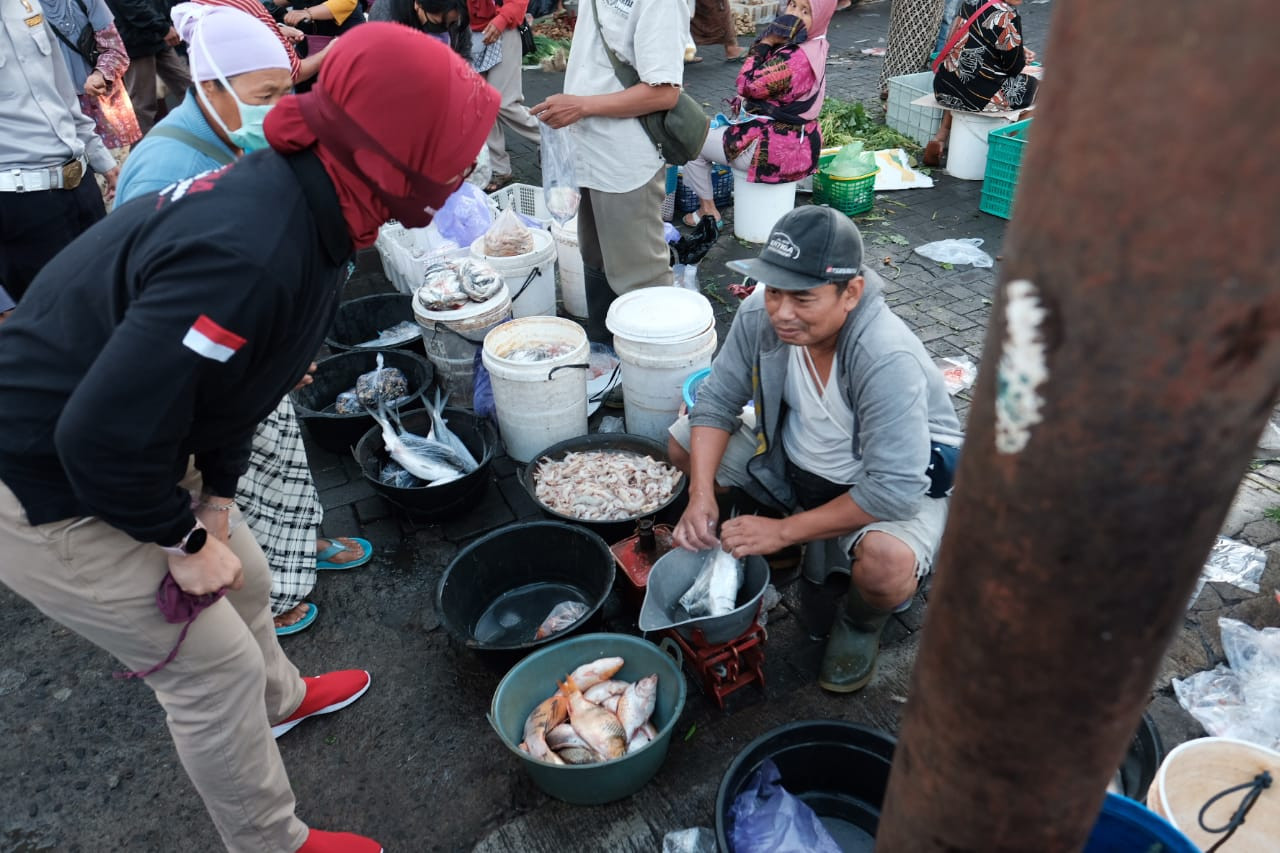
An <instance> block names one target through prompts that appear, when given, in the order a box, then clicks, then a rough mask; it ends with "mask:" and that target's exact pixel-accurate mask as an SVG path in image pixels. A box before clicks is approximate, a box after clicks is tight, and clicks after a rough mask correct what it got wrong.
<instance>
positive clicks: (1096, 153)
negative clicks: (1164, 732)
mask: <svg viewBox="0 0 1280 853" xmlns="http://www.w3.org/2000/svg"><path fill="white" fill-rule="evenodd" d="M1278 15H1280V9H1277V8H1276V5H1275V3H1274V0H1239V2H1236V3H1232V4H1230V5H1229V6H1228V5H1223V4H1219V3H1206V2H1204V0H1130V2H1123V3H1115V2H1111V0H1072V2H1070V3H1066V4H1061V5H1056V12H1055V16H1054V20H1053V22H1052V27H1051V30H1050V34H1051V40H1050V43H1049V45H1048V49H1047V50H1046V51H1045V52H1044V55H1045V56H1046V59H1047V61H1046V69H1047V78H1046V82H1045V84H1044V88H1043V89H1042V99H1041V102H1040V106H1039V108H1038V110H1037V116H1036V118H1035V122H1034V124H1033V125H1032V131H1031V135H1030V142H1029V146H1028V151H1027V154H1026V157H1025V158H1024V162H1023V165H1022V173H1021V177H1020V183H1021V188H1020V190H1019V193H1018V197H1017V202H1016V206H1015V210H1014V219H1013V221H1012V223H1011V225H1010V229H1009V234H1008V238H1007V241H1006V245H1005V247H1004V263H1003V265H1002V269H1001V279H1000V284H999V287H998V293H997V298H996V300H995V305H994V307H993V311H992V317H991V323H990V327H989V329H988V336H987V341H986V350H985V353H984V357H983V360H982V368H981V374H980V377H979V380H978V384H977V390H976V397H975V400H974V403H973V408H972V411H971V415H970V421H969V431H968V437H967V441H966V444H965V451H964V454H963V457H962V462H961V467H960V472H959V478H958V488H957V491H956V496H955V498H954V499H953V502H952V507H951V517H950V521H949V523H948V525H947V531H946V535H945V537H944V540H943V545H942V550H941V554H940V559H939V562H938V567H937V581H936V583H935V585H934V591H933V595H932V596H931V598H930V607H929V615H928V617H927V620H926V624H925V627H924V635H923V640H922V645H921V649H920V654H919V657H918V659H917V661H916V665H915V672H914V675H913V679H912V685H911V692H910V699H909V702H908V705H907V708H906V712H905V719H904V722H903V726H902V731H901V739H900V741H899V745H898V752H897V755H896V757H895V761H894V767H893V773H892V776H891V779H890V783H889V790H888V795H887V799H886V803H885V808H884V812H883V815H882V820H881V824H880V831H879V835H878V838H877V846H876V849H877V851H880V853H900V851H905V853H922V851H942V850H946V851H975V853H979V851H980V853H997V851H1014V850H1017V851H1024V850H1025V851H1072V850H1079V849H1080V848H1081V847H1082V846H1083V843H1084V841H1085V840H1086V838H1087V837H1088V833H1089V830H1090V828H1091V827H1092V825H1093V823H1094V821H1095V819H1096V817H1097V814H1098V811H1099V809H1100V807H1101V804H1102V799H1103V793H1104V790H1105V788H1106V785H1107V782H1108V780H1110V779H1111V778H1112V776H1113V774H1114V773H1115V769H1116V767H1117V766H1118V765H1119V764H1120V761H1121V758H1122V756H1123V755H1124V753H1125V750H1126V748H1127V746H1128V744H1129V741H1130V738H1131V736H1132V734H1133V732H1134V730H1135V728H1136V726H1137V723H1138V719H1139V716H1140V715H1141V712H1142V709H1143V707H1144V706H1145V705H1146V703H1147V700H1148V698H1149V695H1150V691H1151V689H1152V685H1153V680H1154V678H1155V673H1156V669H1157V666H1158V664H1159V661H1160V658H1161V656H1162V654H1163V652H1164V650H1165V648H1166V647H1167V645H1168V643H1169V641H1170V639H1171V638H1172V636H1173V633H1174V632H1175V631H1176V630H1177V629H1178V627H1179V626H1180V625H1181V624H1182V619H1183V615H1184V612H1185V607H1186V603H1187V598H1188V596H1189V595H1190V592H1191V590H1192V587H1193V584H1194V580H1195V578H1196V575H1197V573H1198V571H1199V569H1200V566H1201V565H1202V563H1203V560H1204V558H1205V556H1206V554H1207V553H1208V550H1209V547H1210V545H1211V543H1212V540H1213V538H1214V536H1215V534H1216V533H1217V532H1218V529H1219V526H1220V524H1221V522H1222V520H1223V518H1224V516H1225V514H1226V512H1227V509H1228V507H1229V504H1230V501H1231V498H1232V495H1233V494H1234V492H1235V490H1236V488H1237V486H1238V484H1239V482H1240V479H1241V477H1242V474H1243V472H1244V470H1245V467H1246V464H1247V462H1248V460H1249V456H1250V451H1251V449H1252V448H1253V446H1254V444H1255V441H1256V439H1257V437H1258V435H1259V433H1260V431H1261V428H1262V426H1263V424H1264V421H1265V419H1266V417H1267V414H1268V412H1269V410H1270V407H1271V405H1272V403H1273V401H1274V400H1275V399H1276V395H1277V389H1278V386H1280V164H1278V163H1277V160H1278V159H1280V113H1277V105H1276V100H1275V99H1274V98H1273V97H1271V95H1270V93H1271V92H1272V91H1273V90H1274V87H1275V82H1276V81H1277V80H1278V79H1280V59H1278V57H1280V51H1278V50H1277V47H1276V43H1275V34H1276V32H1277V26H1276V24H1277V16H1278Z"/></svg>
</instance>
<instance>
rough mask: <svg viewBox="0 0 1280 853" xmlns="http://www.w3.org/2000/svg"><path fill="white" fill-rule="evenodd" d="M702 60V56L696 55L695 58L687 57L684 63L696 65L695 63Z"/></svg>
mask: <svg viewBox="0 0 1280 853" xmlns="http://www.w3.org/2000/svg"><path fill="white" fill-rule="evenodd" d="M701 61H702V57H701V56H695V57H694V58H693V59H686V60H685V61H684V64H685V65H694V64H696V63H699V62H701Z"/></svg>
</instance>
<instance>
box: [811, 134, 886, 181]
mask: <svg viewBox="0 0 1280 853" xmlns="http://www.w3.org/2000/svg"><path fill="white" fill-rule="evenodd" d="M876 169H877V166H876V155H875V154H874V153H872V152H870V151H863V150H862V143H861V142H859V141H857V140H854V141H853V142H850V143H849V144H848V145H846V146H844V147H843V148H841V149H840V152H839V153H838V154H836V156H835V157H834V158H832V160H831V165H829V166H827V167H826V168H825V169H824V170H823V171H825V172H826V173H827V174H828V175H831V176H832V177H835V178H861V177H863V176H864V175H869V174H871V173H872V172H874V171H876Z"/></svg>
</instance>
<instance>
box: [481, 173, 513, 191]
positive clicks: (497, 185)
mask: <svg viewBox="0 0 1280 853" xmlns="http://www.w3.org/2000/svg"><path fill="white" fill-rule="evenodd" d="M513 180H515V175H512V174H506V175H494V176H493V177H492V178H490V179H489V183H487V184H485V186H484V191H485V192H487V193H496V192H497V191H498V190H500V189H502V188H503V187H505V186H506V185H507V184H509V183H511V182H512V181H513Z"/></svg>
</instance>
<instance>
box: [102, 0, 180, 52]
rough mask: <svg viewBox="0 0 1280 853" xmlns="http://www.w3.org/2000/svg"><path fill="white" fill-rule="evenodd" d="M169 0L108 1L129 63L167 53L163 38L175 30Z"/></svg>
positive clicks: (108, 6)
mask: <svg viewBox="0 0 1280 853" xmlns="http://www.w3.org/2000/svg"><path fill="white" fill-rule="evenodd" d="M170 5H171V4H170V3H169V2H168V0H107V8H109V9H110V10H111V14H112V15H114V16H115V19H116V29H117V30H119V31H120V38H121V40H122V41H124V48H125V50H126V51H127V52H128V54H129V58H130V59H142V58H143V57H147V56H155V55H156V54H157V53H159V52H160V51H161V50H163V49H164V46H165V45H164V37H165V34H166V33H168V32H169V28H170V27H172V26H173V21H171V20H170V19H169V7H170Z"/></svg>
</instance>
